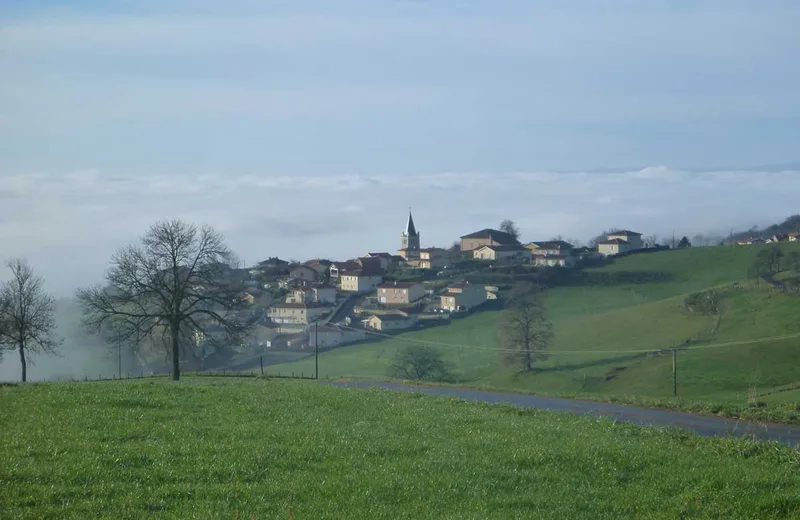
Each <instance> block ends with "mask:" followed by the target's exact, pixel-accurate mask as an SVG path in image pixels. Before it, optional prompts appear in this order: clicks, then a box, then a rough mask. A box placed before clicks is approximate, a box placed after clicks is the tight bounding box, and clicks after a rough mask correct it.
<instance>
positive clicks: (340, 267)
mask: <svg viewBox="0 0 800 520" xmlns="http://www.w3.org/2000/svg"><path fill="white" fill-rule="evenodd" d="M361 269H362V267H361V264H359V263H358V262H354V261H352V260H348V261H346V262H332V263H331V265H330V267H329V268H328V272H329V274H330V278H331V281H336V280H339V277H340V276H341V275H343V274H345V273H348V272H352V271H360V270H361Z"/></svg>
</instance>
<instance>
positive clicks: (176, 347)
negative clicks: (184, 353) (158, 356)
mask: <svg viewBox="0 0 800 520" xmlns="http://www.w3.org/2000/svg"><path fill="white" fill-rule="evenodd" d="M170 335H171V336H172V380H173V381H178V380H180V378H181V350H180V327H178V326H176V325H175V324H172V325H171V326H170Z"/></svg>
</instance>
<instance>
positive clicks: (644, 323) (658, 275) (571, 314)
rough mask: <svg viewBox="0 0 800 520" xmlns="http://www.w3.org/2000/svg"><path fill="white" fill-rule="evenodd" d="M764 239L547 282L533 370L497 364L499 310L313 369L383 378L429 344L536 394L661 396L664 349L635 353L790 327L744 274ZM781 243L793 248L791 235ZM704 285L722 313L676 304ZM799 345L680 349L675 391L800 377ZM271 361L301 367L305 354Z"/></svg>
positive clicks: (644, 257) (734, 393) (785, 311)
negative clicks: (401, 357) (546, 316)
mask: <svg viewBox="0 0 800 520" xmlns="http://www.w3.org/2000/svg"><path fill="white" fill-rule="evenodd" d="M763 247H767V246H749V247H708V248H692V249H685V250H675V251H663V252H658V253H649V254H641V255H633V256H629V257H625V258H620V259H617V260H616V261H615V262H614V263H613V264H611V265H607V266H604V267H601V268H596V269H588V270H586V271H585V272H584V273H583V275H582V276H581V280H582V283H581V284H580V285H570V286H562V287H555V288H553V289H551V290H550V291H548V296H547V305H548V310H549V313H550V316H551V318H552V320H553V323H554V327H555V332H556V340H555V342H554V344H553V345H552V347H551V355H550V357H549V359H548V360H546V361H545V362H543V363H540V364H539V369H540V370H539V371H537V372H536V373H534V374H518V373H517V372H515V371H513V370H509V369H508V368H506V367H504V366H503V365H502V364H501V362H500V355H499V352H498V351H497V350H496V349H497V348H498V343H497V341H498V340H497V337H498V334H497V331H498V326H499V323H500V322H499V320H500V316H501V313H500V312H498V311H484V312H478V313H476V314H474V315H472V316H469V317H467V318H464V319H460V320H453V322H452V323H451V325H449V326H447V327H439V328H434V329H428V330H422V331H413V332H407V333H403V334H399V335H397V336H395V337H393V338H391V339H379V340H376V341H373V342H369V343H365V344H361V345H354V346H350V347H343V348H340V349H336V350H334V351H331V352H326V353H323V354H322V355H321V356H320V363H319V366H320V374H321V375H322V376H323V377H324V376H326V375H327V376H329V377H340V376H355V377H369V378H381V377H385V376H386V373H387V368H388V366H389V364H390V363H391V360H392V358H393V356H394V354H395V352H396V351H397V350H398V349H399V348H401V347H403V346H406V345H412V344H420V343H429V344H433V345H437V348H439V349H440V350H441V351H442V352H443V353H444V355H445V358H446V360H447V361H448V362H449V363H450V364H451V365H452V366H453V367H454V371H455V373H456V375H457V377H458V380H459V381H460V382H461V383H469V384H473V385H479V386H491V387H498V388H504V389H514V390H526V391H535V392H540V393H592V394H600V395H635V396H641V397H668V396H670V395H671V394H672V359H671V356H668V355H667V356H659V355H652V354H651V355H648V354H647V353H645V352H641V351H649V350H653V351H655V350H660V349H670V348H674V347H678V346H680V345H682V344H684V343H685V342H686V341H687V340H691V341H692V344H691V346H692V347H702V346H707V345H712V344H718V343H728V342H739V341H745V340H757V339H760V338H769V337H774V336H783V335H787V334H795V333H798V332H800V320H798V319H797V318H796V317H797V316H798V315H800V314H799V313H800V297H797V296H789V295H787V294H784V293H781V292H779V291H777V290H774V289H771V288H768V287H767V286H765V285H764V284H761V285H760V286H757V285H756V284H754V283H753V282H748V281H745V280H743V279H744V277H745V273H746V272H747V267H748V266H749V265H750V264H751V263H752V262H753V260H754V258H755V256H756V255H757V254H758V251H759V250H761V249H762V248H763ZM783 247H784V248H785V249H786V250H787V251H789V250H798V251H800V244H785V245H784V246H783ZM711 289H713V290H714V291H716V293H717V295H718V297H719V299H720V301H721V308H722V314H721V316H714V315H698V314H696V313H692V312H690V311H688V310H687V309H686V306H685V305H684V301H685V299H686V297H687V296H689V295H690V294H692V293H695V292H701V291H707V290H711ZM798 345H800V339H789V340H782V341H775V342H764V343H757V344H750V345H732V346H730V347H724V348H723V347H715V348H707V349H701V350H693V351H690V352H681V353H680V355H679V361H678V362H679V375H678V379H679V385H678V386H679V395H681V396H684V397H689V398H713V399H721V400H731V401H738V402H744V401H746V400H747V399H748V397H752V395H753V394H754V393H756V394H757V393H760V392H761V391H764V390H767V389H772V388H773V387H777V386H781V385H788V384H791V383H794V382H800V369H798V368H796V367H797V366H798V365H797V364H796V363H795V361H796V360H797V358H798V356H800V350H798V349H797V346H798ZM275 370H280V371H282V372H284V373H286V372H291V371H295V372H298V373H299V372H301V371H303V372H304V373H306V374H310V373H312V372H313V360H305V361H303V362H299V363H294V364H287V365H279V366H276V367H275Z"/></svg>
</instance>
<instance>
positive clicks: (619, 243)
mask: <svg viewBox="0 0 800 520" xmlns="http://www.w3.org/2000/svg"><path fill="white" fill-rule="evenodd" d="M631 250H632V248H631V245H630V244H629V243H628V242H627V241H625V240H622V239H621V238H614V239H609V240H603V241H602V242H598V243H597V252H598V253H600V254H601V255H603V256H614V255H618V254H620V253H625V252H627V251H631Z"/></svg>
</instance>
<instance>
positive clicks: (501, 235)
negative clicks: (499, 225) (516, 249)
mask: <svg viewBox="0 0 800 520" xmlns="http://www.w3.org/2000/svg"><path fill="white" fill-rule="evenodd" d="M461 238H487V239H492V240H494V241H495V242H499V243H500V244H518V243H519V240H517V239H516V238H514V237H513V236H512V235H509V234H508V233H506V232H505V231H498V230H497V229H490V228H486V229H481V230H480V231H476V232H475V233H470V234H469V235H464V236H462V237H461Z"/></svg>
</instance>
